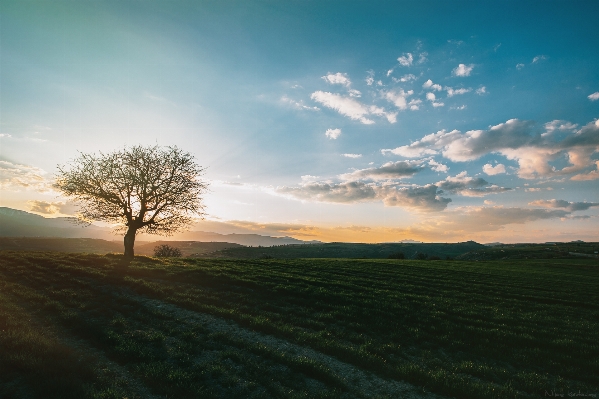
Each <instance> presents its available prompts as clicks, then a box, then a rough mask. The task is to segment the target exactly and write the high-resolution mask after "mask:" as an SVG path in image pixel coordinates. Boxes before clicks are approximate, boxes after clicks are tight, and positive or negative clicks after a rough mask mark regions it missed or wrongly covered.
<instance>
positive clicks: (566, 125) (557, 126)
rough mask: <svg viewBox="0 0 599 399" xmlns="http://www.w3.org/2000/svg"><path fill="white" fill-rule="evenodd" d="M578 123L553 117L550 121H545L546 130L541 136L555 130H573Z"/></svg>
mask: <svg viewBox="0 0 599 399" xmlns="http://www.w3.org/2000/svg"><path fill="white" fill-rule="evenodd" d="M577 126H578V125H577V124H574V123H570V122H567V121H562V120H559V119H555V120H553V121H551V122H547V123H545V130H546V132H545V133H543V134H542V135H541V136H546V135H548V134H551V133H553V132H555V131H567V130H574V129H576V127H577Z"/></svg>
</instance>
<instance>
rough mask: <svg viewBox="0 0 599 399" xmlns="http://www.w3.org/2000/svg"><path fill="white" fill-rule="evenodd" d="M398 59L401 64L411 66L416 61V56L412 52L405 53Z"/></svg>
mask: <svg viewBox="0 0 599 399" xmlns="http://www.w3.org/2000/svg"><path fill="white" fill-rule="evenodd" d="M397 61H398V62H399V64H400V65H401V66H405V67H407V66H411V65H412V62H413V61H414V56H413V55H412V53H404V54H403V55H402V56H401V57H399V58H398V59H397Z"/></svg>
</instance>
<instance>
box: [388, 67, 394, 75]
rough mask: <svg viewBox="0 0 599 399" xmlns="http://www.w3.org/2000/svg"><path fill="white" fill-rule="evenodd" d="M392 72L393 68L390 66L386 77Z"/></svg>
mask: <svg viewBox="0 0 599 399" xmlns="http://www.w3.org/2000/svg"><path fill="white" fill-rule="evenodd" d="M392 73H393V68H391V69H389V70H388V71H387V77H389V75H391V74H392Z"/></svg>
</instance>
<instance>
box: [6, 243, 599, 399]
mask: <svg viewBox="0 0 599 399" xmlns="http://www.w3.org/2000/svg"><path fill="white" fill-rule="evenodd" d="M597 286H599V268H597V267H596V262H594V261H593V260H591V259H577V260H567V261H560V260H550V261H519V262H514V263H506V262H472V263H470V262H444V261H437V262H428V261H406V260H404V261H401V260H340V259H320V260H314V259H311V260H239V259H236V260H227V259H189V258H188V259H175V260H156V259H151V258H146V257H138V258H136V260H135V261H133V262H132V263H130V264H126V263H123V262H122V257H121V256H115V255H109V256H99V255H81V254H58V253H39V252H38V253H27V252H10V251H1V252H0V397H22V398H61V399H63V398H78V399H79V398H123V397H131V398H136V397H137V398H161V397H162V398H163V397H167V396H168V397H176V398H197V397H207V398H235V397H244V398H276V397H285V398H306V397H309V398H347V399H349V398H352V399H353V398H385V397H388V398H408V399H415V398H431V399H432V398H451V397H453V398H464V399H474V398H497V399H503V398H506V399H507V398H515V397H517V398H523V399H533V398H539V397H542V396H543V395H544V393H545V392H546V391H547V390H550V391H551V392H557V393H559V394H562V393H563V394H564V395H568V392H580V393H584V394H593V395H595V394H597V387H598V386H599V366H598V364H597V358H599V344H598V343H597V340H596V332H597V330H598V329H599V305H598V303H599V293H598V292H597V289H596V288H597Z"/></svg>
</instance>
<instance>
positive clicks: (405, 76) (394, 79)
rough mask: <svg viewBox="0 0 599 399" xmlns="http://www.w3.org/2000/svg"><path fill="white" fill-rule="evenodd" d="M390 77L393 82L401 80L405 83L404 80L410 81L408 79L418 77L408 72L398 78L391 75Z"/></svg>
mask: <svg viewBox="0 0 599 399" xmlns="http://www.w3.org/2000/svg"><path fill="white" fill-rule="evenodd" d="M391 79H392V80H393V81H394V82H395V83H400V82H401V83H405V82H410V81H412V80H416V79H418V77H417V76H416V75H413V74H411V73H409V74H407V75H404V76H402V77H401V78H399V79H398V78H395V77H392V78H391Z"/></svg>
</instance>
